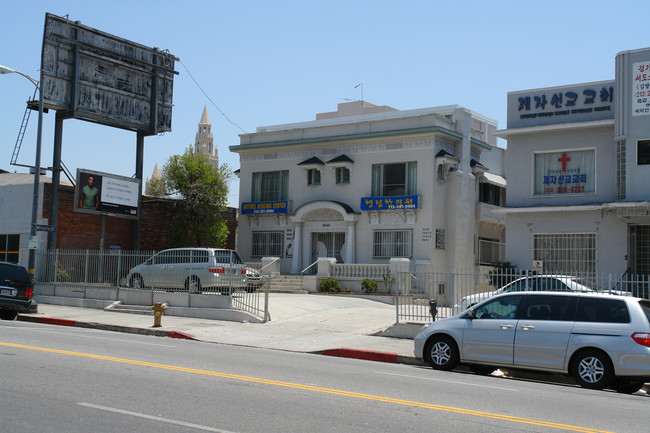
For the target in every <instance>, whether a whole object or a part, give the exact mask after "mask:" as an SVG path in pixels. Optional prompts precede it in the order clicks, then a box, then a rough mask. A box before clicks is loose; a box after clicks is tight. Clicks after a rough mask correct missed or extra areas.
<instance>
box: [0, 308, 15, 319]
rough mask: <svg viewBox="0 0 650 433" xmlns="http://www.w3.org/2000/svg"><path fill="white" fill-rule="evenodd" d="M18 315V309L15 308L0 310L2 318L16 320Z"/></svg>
mask: <svg viewBox="0 0 650 433" xmlns="http://www.w3.org/2000/svg"><path fill="white" fill-rule="evenodd" d="M16 316H18V311H15V310H0V319H2V320H14V319H15V318H16Z"/></svg>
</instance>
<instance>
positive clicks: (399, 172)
mask: <svg viewBox="0 0 650 433" xmlns="http://www.w3.org/2000/svg"><path fill="white" fill-rule="evenodd" d="M416 181H417V162H406V163H398V164H375V165H373V166H372V195H373V196H374V197H390V196H400V195H414V194H415V193H416V191H417V182H416Z"/></svg>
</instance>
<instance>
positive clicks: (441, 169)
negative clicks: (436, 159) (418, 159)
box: [436, 164, 449, 182]
mask: <svg viewBox="0 0 650 433" xmlns="http://www.w3.org/2000/svg"><path fill="white" fill-rule="evenodd" d="M448 171H449V169H448V168H447V166H446V165H445V164H440V165H438V169H437V170H436V172H437V176H436V178H437V179H438V180H439V181H440V182H446V181H447V172H448Z"/></svg>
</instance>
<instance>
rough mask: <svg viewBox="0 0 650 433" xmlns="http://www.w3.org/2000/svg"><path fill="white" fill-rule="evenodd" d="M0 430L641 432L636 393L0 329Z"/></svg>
mask: <svg viewBox="0 0 650 433" xmlns="http://www.w3.org/2000/svg"><path fill="white" fill-rule="evenodd" d="M0 371H1V376H0V377H1V378H2V379H1V380H2V384H1V386H0V431H2V432H71V433H73V432H127V431H128V432H157V433H159V432H161V431H162V432H199V431H216V432H393V431H401V430H406V431H414V432H419V431H422V432H424V431H427V432H430V431H449V432H456V431H476V432H478V431H480V432H507V431H517V432H546V431H579V432H596V431H614V432H626V433H629V432H646V431H647V424H648V412H647V409H648V397H646V396H643V395H622V394H616V393H614V392H603V391H590V390H586V389H582V388H578V387H576V386H568V385H560V384H549V383H540V382H533V381H526V380H518V379H507V378H498V377H483V376H477V375H473V374H463V373H458V372H454V373H446V372H437V371H433V370H431V369H429V368H424V367H419V366H412V365H403V364H385V363H376V362H371V361H363V360H356V359H346V358H330V357H325V356H319V355H313V354H305V353H293V352H285V351H278V350H269V349H258V348H246V347H238V346H231V345H225V344H214V343H203V342H197V341H189V340H174V339H167V338H160V337H151V336H141V335H132V334H119V333H110V332H105V331H99V330H93V329H82V328H61V327H52V326H47V325H42V324H37V323H26V322H15V321H14V322H2V321H0Z"/></svg>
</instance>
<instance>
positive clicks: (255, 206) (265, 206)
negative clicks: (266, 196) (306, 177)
mask: <svg viewBox="0 0 650 433" xmlns="http://www.w3.org/2000/svg"><path fill="white" fill-rule="evenodd" d="M288 211H289V202H288V201H265V202H258V203H242V204H241V213H242V215H246V214H269V213H288Z"/></svg>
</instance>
